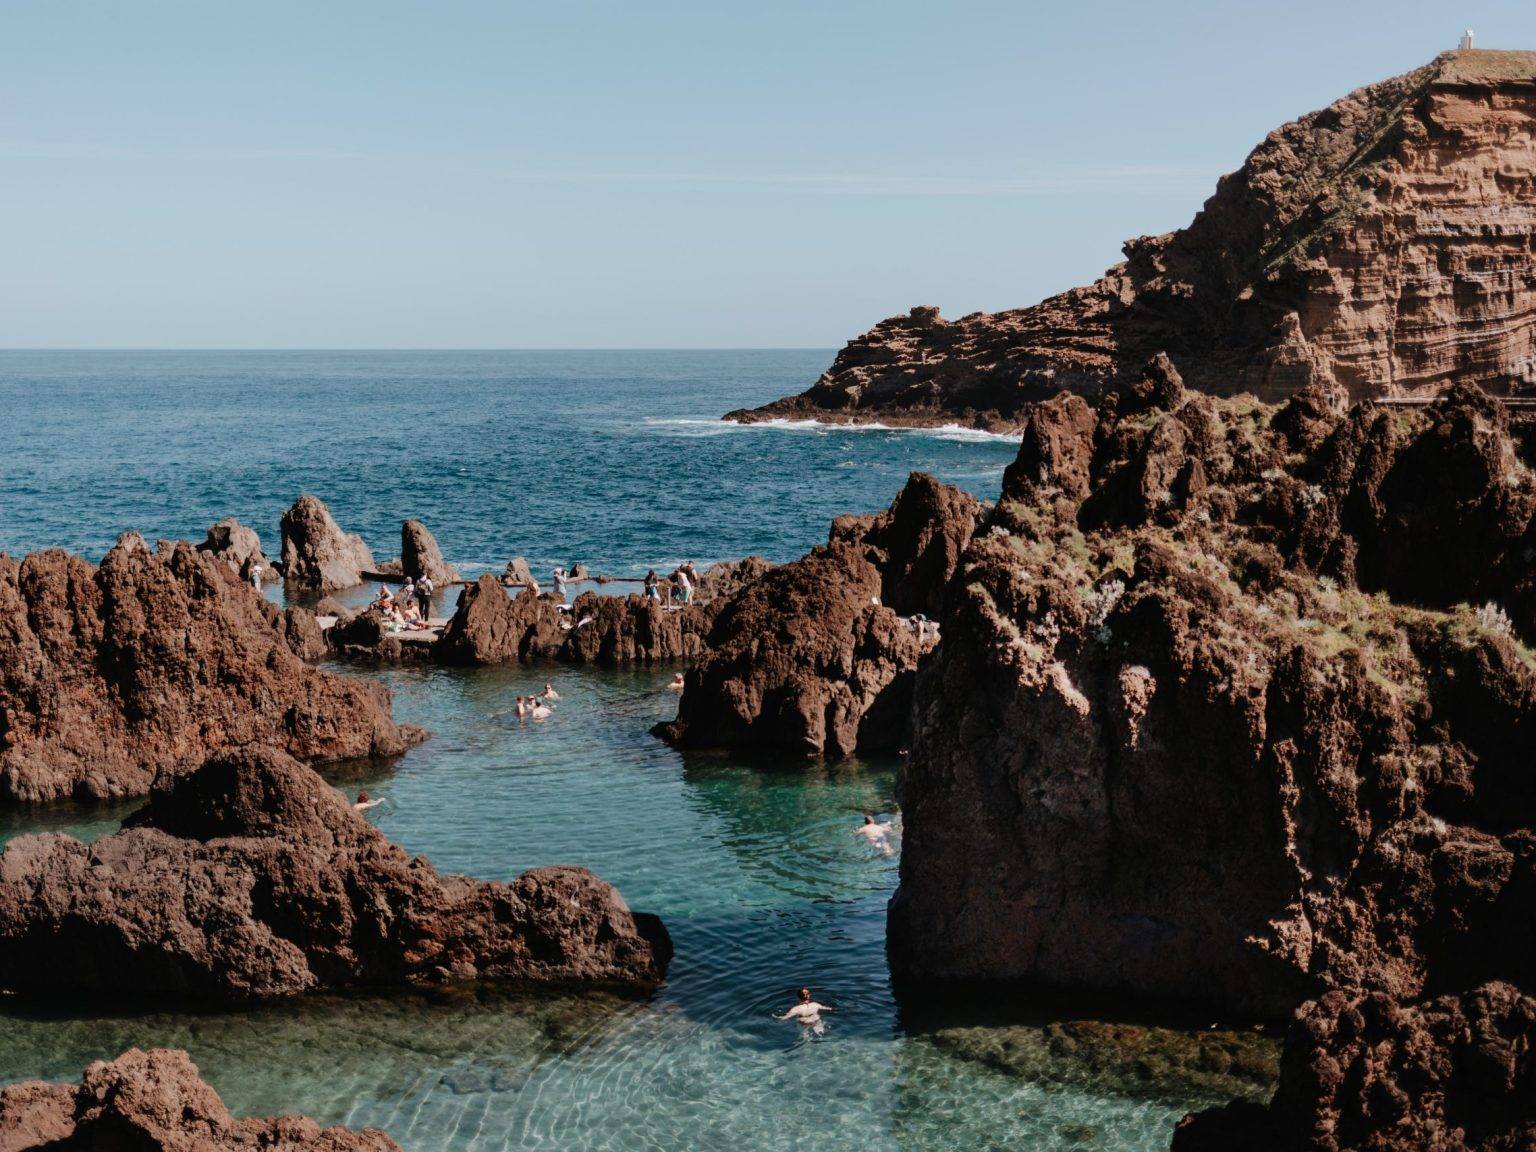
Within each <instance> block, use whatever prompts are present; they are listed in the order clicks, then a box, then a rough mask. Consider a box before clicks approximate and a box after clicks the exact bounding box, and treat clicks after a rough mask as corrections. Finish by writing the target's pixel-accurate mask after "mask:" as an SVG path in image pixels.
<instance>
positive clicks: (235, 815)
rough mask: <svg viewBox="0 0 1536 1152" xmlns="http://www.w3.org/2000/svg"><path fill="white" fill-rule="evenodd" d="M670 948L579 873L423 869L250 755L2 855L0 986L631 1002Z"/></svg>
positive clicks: (100, 992) (330, 798) (152, 993)
mask: <svg viewBox="0 0 1536 1152" xmlns="http://www.w3.org/2000/svg"><path fill="white" fill-rule="evenodd" d="M670 959H671V943H670V940H669V939H668V937H667V933H666V929H665V928H664V927H663V926H662V924H661V922H660V920H659V919H657V918H656V917H654V916H649V915H646V914H643V913H631V912H630V910H629V908H628V907H627V906H626V905H625V903H624V901H623V899H622V897H620V895H619V893H618V892H617V891H616V890H615V889H614V888H613V887H612V885H609V884H606V883H604V882H603V881H602V880H600V879H598V878H597V877H596V876H594V875H593V874H592V873H590V872H588V871H587V870H585V869H582V868H571V867H554V868H539V869H534V870H532V871H529V872H525V873H523V874H522V875H521V876H519V877H518V878H517V879H516V880H514V881H513V882H512V883H511V884H502V883H497V882H487V881H479V880H474V879H471V878H469V877H465V876H455V875H445V874H441V873H439V872H437V870H436V869H434V868H433V867H432V866H431V864H430V863H429V862H428V861H427V860H425V859H424V858H422V857H419V856H418V857H411V856H409V855H408V854H407V853H406V852H405V851H404V850H403V849H401V848H399V847H397V846H395V845H394V844H392V843H390V842H389V841H388V840H387V839H386V838H385V837H384V835H383V834H382V833H381V832H379V831H378V830H377V829H375V828H374V827H373V826H372V825H370V824H369V823H368V822H367V821H366V820H364V819H363V817H362V816H361V815H360V814H359V813H357V812H355V811H354V810H353V809H352V807H351V805H350V804H349V803H348V802H347V801H346V799H345V798H344V797H343V796H342V795H341V794H340V793H339V792H337V791H336V790H335V789H333V788H332V787H330V786H329V785H328V784H326V783H325V781H323V780H322V779H321V778H320V777H319V776H318V775H317V774H316V773H315V772H313V771H312V770H311V769H309V768H306V767H305V766H304V765H302V764H300V763H298V762H297V761H296V760H294V759H292V758H291V757H289V756H287V755H285V754H283V753H281V752H278V751H275V750H273V749H268V748H255V749H247V750H240V751H230V752H226V753H223V754H219V755H216V756H214V757H213V758H211V759H210V760H208V762H207V763H206V764H204V765H203V766H202V767H201V768H199V769H198V770H197V771H195V772H193V773H190V774H188V775H185V776H181V777H177V778H173V779H169V780H162V781H161V782H160V783H158V784H157V785H156V787H155V789H154V791H153V792H152V793H151V795H150V799H149V802H148V803H147V804H146V806H145V807H144V808H142V809H141V810H139V811H138V812H136V813H134V814H133V815H132V816H130V817H129V818H128V819H127V820H125V821H124V822H123V828H122V830H121V831H119V832H117V833H115V834H113V835H111V836H106V837H103V838H102V839H99V840H97V841H95V842H94V843H92V844H90V845H86V844H82V843H81V842H79V841H78V840H75V839H73V838H71V837H68V836H63V835H57V834H47V835H33V836H22V837H19V838H17V839H14V840H12V841H10V842H9V843H8V844H7V845H6V846H5V850H4V852H3V853H0V988H4V989H7V990H9V991H11V992H13V993H16V994H18V995H24V996H29V997H49V998H53V997H81V996H122V995H129V996H133V997H141V998H162V997H173V998H176V999H178V1000H203V1001H209V1002H223V1003H232V1004H239V1003H248V1002H252V1001H258V1000H264V999H271V998H274V997H284V996H292V995H295V994H298V993H304V992H309V991H315V990H319V989H347V988H367V987H400V986H407V985H423V984H426V985H430V984H444V983H461V982H465V981H471V980H496V981H512V982H527V983H535V984H568V985H582V986H603V987H609V986H611V987H615V988H630V989H636V990H648V989H651V988H654V987H656V986H657V985H659V984H660V983H661V982H662V980H663V979H664V978H665V974H666V969H667V964H668V962H669V961H670Z"/></svg>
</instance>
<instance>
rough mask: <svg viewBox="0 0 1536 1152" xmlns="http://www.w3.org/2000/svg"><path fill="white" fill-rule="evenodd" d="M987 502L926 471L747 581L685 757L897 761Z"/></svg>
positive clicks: (702, 674) (723, 617)
mask: <svg viewBox="0 0 1536 1152" xmlns="http://www.w3.org/2000/svg"><path fill="white" fill-rule="evenodd" d="M981 511H982V509H981V505H980V504H979V503H978V501H976V500H975V499H974V498H973V497H971V496H969V495H967V494H966V493H964V492H961V491H960V490H958V489H956V488H952V487H950V486H948V485H945V484H940V483H939V482H938V481H937V480H935V479H934V478H933V477H931V476H927V475H924V474H922V473H913V475H912V476H911V477H910V478H909V479H908V481H907V485H906V487H905V488H903V489H902V491H901V492H900V494H898V495H897V497H896V499H895V501H894V502H893V503H892V504H891V507H890V508H889V509H888V510H887V511H885V512H883V513H881V514H880V515H879V516H874V517H871V516H845V517H842V518H841V519H839V520H837V521H836V522H835V523H834V524H833V525H832V530H831V533H830V535H829V538H828V541H827V543H826V545H824V546H823V547H820V548H816V549H814V550H812V551H811V552H810V553H809V554H807V555H806V556H803V557H801V558H800V559H799V560H796V561H794V562H793V563H790V564H786V565H784V566H782V567H780V568H777V569H775V570H773V571H771V572H768V573H767V574H766V575H763V576H762V577H761V578H759V579H757V580H755V581H752V582H750V583H748V584H746V585H745V586H744V587H743V588H742V589H741V590H740V591H739V592H738V593H737V594H736V595H735V596H733V597H732V598H730V599H729V600H728V601H726V602H725V603H724V606H723V607H722V608H720V610H719V614H718V616H717V618H716V619H715V620H714V622H713V625H712V626H711V627H710V629H709V631H708V634H707V636H706V637H705V639H704V644H703V657H702V659H701V660H700V661H699V662H698V664H696V665H695V666H694V667H693V668H691V669H689V671H688V673H687V677H686V682H685V687H684V689H683V697H682V700H681V701H680V703H679V706H678V713H677V719H676V720H675V721H673V722H671V723H669V724H663V725H660V726H658V728H657V729H656V732H657V734H658V735H660V736H662V737H664V738H665V739H667V740H669V741H671V742H672V743H675V744H679V745H681V746H684V747H692V748H722V747H764V748H782V749H785V750H787V751H790V752H792V753H794V754H795V755H800V756H808V757H818V756H824V755H825V756H833V757H837V756H848V755H852V754H853V753H854V752H855V751H857V750H861V749H862V750H863V751H866V752H869V751H881V750H883V751H894V750H896V749H898V748H901V747H903V746H904V745H905V744H906V742H907V738H908V735H909V733H910V725H909V723H908V716H909V714H910V702H911V695H912V682H913V676H914V674H915V672H916V669H917V666H918V662H919V660H920V659H921V657H922V656H923V654H924V653H925V652H926V651H928V650H929V649H930V648H931V646H932V642H933V641H934V640H935V639H936V631H934V630H931V629H929V628H928V627H927V626H926V625H923V626H921V627H919V624H918V622H917V620H916V619H915V618H916V617H919V616H930V615H932V616H936V615H937V614H938V611H939V609H940V607H941V606H942V603H943V596H944V589H945V586H946V585H947V583H948V581H949V577H950V574H951V573H952V572H953V571H954V569H955V565H956V564H957V563H958V562H959V558H960V555H961V553H962V552H964V550H965V547H966V545H967V544H968V543H969V542H970V539H971V533H972V531H973V530H974V529H975V526H976V522H977V520H978V519H979V518H980V516H981Z"/></svg>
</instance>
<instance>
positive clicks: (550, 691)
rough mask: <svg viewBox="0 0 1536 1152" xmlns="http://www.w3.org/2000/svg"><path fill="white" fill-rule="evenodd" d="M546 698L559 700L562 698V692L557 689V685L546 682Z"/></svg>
mask: <svg viewBox="0 0 1536 1152" xmlns="http://www.w3.org/2000/svg"><path fill="white" fill-rule="evenodd" d="M544 699H546V700H558V699H560V693H558V692H556V691H555V686H554V685H553V684H546V685H544Z"/></svg>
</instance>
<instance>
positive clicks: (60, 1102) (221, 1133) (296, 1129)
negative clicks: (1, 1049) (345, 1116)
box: [0, 1048, 400, 1152]
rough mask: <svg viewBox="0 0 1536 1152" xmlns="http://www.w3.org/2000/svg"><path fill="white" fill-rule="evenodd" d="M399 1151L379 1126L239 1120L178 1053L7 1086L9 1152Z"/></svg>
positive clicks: (3, 1120) (3, 1135)
mask: <svg viewBox="0 0 1536 1152" xmlns="http://www.w3.org/2000/svg"><path fill="white" fill-rule="evenodd" d="M118 1149H121V1150H123V1152H127V1150H129V1149H132V1150H134V1152H263V1150H264V1152H400V1148H399V1145H397V1144H396V1143H395V1142H394V1141H393V1140H391V1139H390V1138H389V1137H388V1136H386V1135H385V1134H384V1133H383V1132H380V1131H379V1130H378V1129H376V1128H364V1129H359V1130H352V1129H348V1128H340V1127H337V1128H321V1127H320V1125H318V1124H316V1123H315V1122H314V1121H313V1120H311V1119H309V1117H307V1116H280V1117H277V1118H275V1119H270V1120H237V1119H235V1118H234V1117H233V1116H231V1115H230V1113H229V1109H228V1108H226V1107H224V1102H223V1101H222V1100H220V1099H219V1095H218V1093H217V1092H215V1091H214V1090H213V1089H212V1088H210V1087H209V1086H208V1085H207V1084H206V1083H204V1081H203V1080H202V1078H201V1076H199V1074H198V1071H197V1066H196V1065H194V1064H193V1063H192V1059H191V1057H189V1056H188V1055H187V1054H186V1053H185V1052H183V1051H181V1050H179V1049H167V1048H152V1049H150V1050H149V1051H147V1052H146V1051H143V1050H141V1049H138V1048H132V1049H130V1050H129V1051H127V1052H124V1053H123V1054H122V1055H121V1056H119V1057H118V1058H117V1059H116V1060H112V1061H106V1060H99V1061H97V1062H96V1063H94V1064H92V1065H91V1066H90V1067H89V1068H87V1069H86V1070H85V1075H84V1076H83V1077H82V1078H81V1080H80V1083H79V1084H78V1085H75V1084H50V1083H45V1082H43V1081H41V1080H31V1081H28V1082H26V1083H24V1084H12V1085H10V1086H8V1087H5V1088H0V1152H108V1150H118Z"/></svg>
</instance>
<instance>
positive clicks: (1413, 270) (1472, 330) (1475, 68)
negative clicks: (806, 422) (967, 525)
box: [731, 51, 1536, 428]
mask: <svg viewBox="0 0 1536 1152" xmlns="http://www.w3.org/2000/svg"><path fill="white" fill-rule="evenodd" d="M1533 131H1536V53H1528V52H1486V51H1466V52H1449V53H1446V54H1444V55H1442V56H1440V57H1439V58H1437V59H1436V60H1435V61H1434V62H1433V63H1431V64H1429V65H1427V66H1426V67H1424V68H1420V69H1419V70H1417V71H1415V72H1411V73H1409V74H1408V75H1406V76H1400V77H1397V78H1395V79H1392V80H1387V81H1383V82H1382V83H1379V84H1373V85H1371V86H1369V87H1366V88H1361V89H1360V90H1358V91H1356V92H1353V93H1351V94H1350V95H1348V96H1346V97H1344V98H1343V99H1342V100H1339V101H1338V102H1336V103H1334V104H1332V105H1330V106H1329V107H1328V108H1325V109H1323V110H1322V111H1320V112H1314V113H1312V114H1310V115H1308V116H1304V117H1302V118H1301V119H1300V120H1297V121H1295V122H1293V123H1290V124H1287V125H1285V126H1284V127H1281V128H1279V129H1277V130H1276V131H1274V132H1272V133H1271V134H1270V135H1269V137H1268V138H1267V139H1266V140H1265V141H1264V142H1263V143H1262V144H1260V145H1259V146H1258V147H1257V148H1256V149H1254V151H1253V152H1252V154H1251V155H1249V157H1248V159H1247V161H1246V162H1245V163H1244V165H1243V166H1242V168H1240V169H1239V170H1238V171H1237V172H1235V173H1233V174H1232V175H1230V176H1226V177H1224V178H1223V179H1222V180H1221V181H1220V183H1219V184H1218V186H1217V190H1216V194H1215V195H1214V196H1212V197H1211V199H1210V200H1208V201H1207V202H1206V204H1205V207H1204V209H1203V210H1202V211H1201V212H1200V213H1199V214H1198V215H1197V216H1196V217H1195V219H1194V221H1193V222H1192V223H1191V224H1190V225H1189V226H1188V227H1187V228H1184V229H1181V230H1179V231H1177V232H1171V233H1168V234H1167V235H1164V236H1144V237H1141V238H1139V239H1136V240H1132V241H1130V242H1129V243H1127V244H1126V246H1125V255H1126V260H1125V262H1124V263H1122V264H1118V265H1116V266H1115V267H1113V268H1111V269H1110V270H1109V271H1108V272H1107V273H1105V275H1104V277H1103V279H1101V280H1099V281H1098V282H1097V283H1095V284H1092V285H1089V286H1088V287H1086V288H1076V289H1073V290H1072V291H1070V292H1065V293H1063V294H1062V295H1060V296H1054V297H1051V298H1050V299H1048V300H1045V301H1044V302H1042V303H1040V304H1037V305H1035V306H1034V307H1032V308H1023V309H1017V310H1014V311H1009V312H997V313H981V312H978V313H974V314H972V315H969V316H964V317H961V318H960V319H959V320H955V321H946V320H943V319H941V318H940V316H939V310H938V309H937V308H927V307H924V308H914V309H913V310H912V312H911V314H910V315H908V316H901V317H896V318H893V319H890V320H886V321H884V322H882V323H880V324H878V325H876V326H875V327H874V328H873V329H872V330H871V331H869V332H868V333H866V334H865V335H863V336H861V337H859V338H858V339H856V340H853V341H851V342H850V343H849V344H848V346H847V347H846V348H844V349H843V350H842V351H841V352H840V353H838V356H837V359H836V360H835V361H834V362H833V364H832V367H831V369H829V370H828V372H827V373H826V374H825V375H823V376H822V378H821V379H820V380H819V381H817V383H816V385H815V386H814V387H812V388H811V389H810V390H809V391H807V392H805V393H803V394H802V395H800V396H796V397H789V398H786V399H784V400H780V401H778V402H776V403H773V404H770V405H768V406H766V407H765V408H760V409H755V410H752V411H742V412H734V413H731V417H732V418H737V419H744V420H756V419H768V418H772V417H784V416H789V417H816V418H820V419H828V420H874V419H879V420H885V421H893V422H905V423H918V424H929V423H941V422H944V421H951V420H960V421H964V422H966V423H971V424H975V425H977V426H980V427H994V428H1012V427H1017V426H1019V425H1021V424H1022V423H1023V421H1024V419H1025V416H1026V413H1025V408H1024V406H1025V405H1026V404H1027V403H1028V402H1029V401H1032V400H1042V399H1045V398H1047V397H1048V396H1051V395H1053V394H1055V393H1056V392H1057V391H1058V390H1060V389H1062V388H1067V389H1070V390H1072V391H1078V392H1087V393H1092V392H1096V391H1098V390H1100V389H1102V388H1104V387H1105V386H1106V385H1119V384H1123V383H1125V382H1126V381H1127V380H1128V379H1129V378H1130V377H1132V376H1134V374H1135V373H1136V372H1137V371H1138V370H1139V369H1140V367H1141V365H1142V364H1144V363H1145V362H1146V360H1147V359H1148V358H1149V357H1150V356H1152V355H1153V354H1155V353H1157V352H1160V351H1167V352H1168V353H1170V354H1171V355H1172V357H1173V359H1174V361H1175V362H1176V363H1177V364H1178V366H1179V369H1180V370H1181V371H1182V372H1183V373H1184V375H1185V377H1186V378H1187V379H1188V380H1189V381H1190V383H1191V385H1192V386H1194V387H1195V388H1198V389H1200V390H1202V391H1210V392H1216V393H1219V394H1226V393H1230V392H1236V391H1242V390H1249V391H1254V392H1257V393H1259V394H1260V395H1261V396H1265V397H1268V398H1283V397H1284V396H1286V395H1288V394H1289V393H1290V392H1292V391H1294V390H1296V389H1297V388H1300V387H1302V386H1305V385H1307V384H1310V383H1324V382H1328V381H1333V382H1336V383H1337V384H1339V385H1341V386H1342V387H1344V388H1345V389H1347V391H1348V392H1349V394H1350V395H1351V396H1353V397H1355V398H1357V399H1359V398H1364V397H1369V396H1381V395H1396V394H1402V393H1413V392H1423V391H1437V390H1440V389H1443V388H1445V387H1447V386H1448V385H1449V384H1450V383H1451V382H1453V381H1463V382H1468V383H1476V384H1479V385H1481V386H1483V387H1484V388H1485V389H1487V390H1489V391H1495V392H1511V391H1518V390H1521V389H1526V390H1528V389H1530V388H1532V387H1533V386H1536V265H1533V262H1532V260H1531V252H1532V250H1533V246H1536V149H1533V148H1532V147H1531V137H1532V134H1533Z"/></svg>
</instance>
